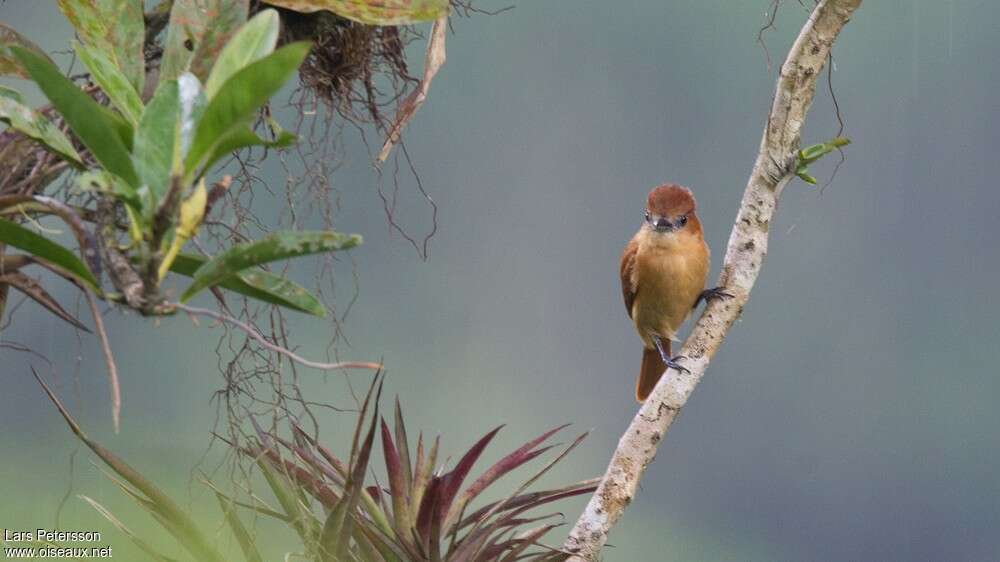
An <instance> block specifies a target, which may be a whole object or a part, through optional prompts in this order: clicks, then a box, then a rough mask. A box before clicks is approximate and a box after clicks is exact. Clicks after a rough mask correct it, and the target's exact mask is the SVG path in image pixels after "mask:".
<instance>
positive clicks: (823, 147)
mask: <svg viewBox="0 0 1000 562" xmlns="http://www.w3.org/2000/svg"><path fill="white" fill-rule="evenodd" d="M849 144H851V141H850V140H849V139H846V138H844V137H836V138H833V139H830V140H829V141H827V142H823V143H820V144H814V145H812V146H807V147H806V148H803V149H802V150H800V151H799V163H801V164H812V163H813V162H815V161H817V160H819V159H820V158H822V157H824V156H826V155H827V154H829V153H831V152H833V151H834V150H837V149H838V148H840V147H843V146H847V145H849Z"/></svg>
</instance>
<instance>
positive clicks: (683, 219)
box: [620, 183, 732, 402]
mask: <svg viewBox="0 0 1000 562" xmlns="http://www.w3.org/2000/svg"><path fill="white" fill-rule="evenodd" d="M709 257H710V252H709V248H708V244H706V243H705V238H704V236H703V235H702V229H701V221H699V220H698V215H697V214H696V213H695V200H694V195H693V194H692V193H691V190H690V189H688V188H686V187H683V186H680V185H677V184H674V183H667V184H664V185H660V186H658V187H655V188H653V189H652V190H651V191H650V192H649V196H648V197H647V199H646V210H645V213H644V214H643V220H642V225H641V226H640V227H639V231H638V232H636V233H635V236H633V237H632V239H631V240H629V242H628V244H626V245H625V250H624V251H623V252H622V257H621V265H620V270H621V271H620V273H621V283H622V296H623V297H624V300H625V310H626V312H627V313H628V315H629V318H631V319H632V323H633V324H634V325H635V329H636V331H637V332H638V333H639V337H640V338H641V339H642V343H643V351H642V364H641V367H640V369H639V378H638V380H637V382H636V388H635V397H636V400H638V401H639V402H644V401H645V400H646V397H647V396H649V393H650V392H652V390H653V387H655V386H656V383H657V382H658V381H659V380H660V377H661V376H662V375H663V373H664V371H666V369H667V367H671V368H673V369H676V370H678V371H684V372H690V371H688V369H686V368H684V366H683V365H681V364H680V363H679V362H678V361H679V360H680V359H685V357H683V356H680V355H678V356H676V357H671V355H670V343H671V341H674V340H676V339H677V330H678V329H679V328H680V326H681V324H683V323H684V320H685V319H687V317H688V316H689V315H690V314H691V312H692V311H693V310H694V309H695V308H696V307H697V306H698V304H699V303H700V302H701V300H703V299H705V300H708V299H717V298H727V297H731V296H732V295H730V294H729V293H726V292H725V290H724V289H723V288H720V287H716V288H713V289H705V281H706V280H707V278H708V270H709Z"/></svg>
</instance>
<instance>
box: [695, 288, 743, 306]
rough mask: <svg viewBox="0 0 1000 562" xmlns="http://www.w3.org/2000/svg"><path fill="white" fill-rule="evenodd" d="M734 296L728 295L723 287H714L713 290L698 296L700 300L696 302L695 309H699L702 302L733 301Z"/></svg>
mask: <svg viewBox="0 0 1000 562" xmlns="http://www.w3.org/2000/svg"><path fill="white" fill-rule="evenodd" d="M733 296H734V295H732V294H730V293H727V292H726V290H725V289H724V288H723V287H712V288H711V289H705V290H704V291H702V292H701V293H700V294H699V295H698V299H697V300H695V301H694V308H698V305H699V304H701V301H705V302H708V301H711V300H722V299H731V298H733Z"/></svg>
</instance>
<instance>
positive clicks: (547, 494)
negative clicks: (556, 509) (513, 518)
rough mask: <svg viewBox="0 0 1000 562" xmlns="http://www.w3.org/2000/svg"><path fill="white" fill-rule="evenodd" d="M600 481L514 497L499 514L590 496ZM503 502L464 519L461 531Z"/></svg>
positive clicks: (460, 527)
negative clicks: (584, 495) (585, 495)
mask: <svg viewBox="0 0 1000 562" xmlns="http://www.w3.org/2000/svg"><path fill="white" fill-rule="evenodd" d="M598 482H600V479H598V478H594V479H591V480H584V481H582V482H577V483H576V484H573V485H571V486H567V487H565V488H560V489H556V490H545V491H541V492H530V493H527V494H521V495H519V496H514V497H513V498H511V499H510V500H508V501H507V502H506V503H504V504H503V506H502V508H501V509H500V510H499V511H498V513H503V512H506V511H510V510H514V509H519V508H522V507H525V506H530V507H531V508H534V507H538V506H540V505H543V504H547V503H550V502H554V501H558V500H561V499H565V498H569V497H573V496H579V495H581V494H590V493H593V492H594V490H596V489H597V483H598ZM500 503H501V502H494V503H491V504H489V505H486V506H483V507H482V508H481V509H479V510H477V511H476V512H475V513H473V514H471V515H469V516H467V517H465V518H464V519H462V521H461V523H459V524H458V528H459V529H464V528H465V527H468V526H469V525H472V524H473V523H475V522H477V521H479V520H480V519H482V518H483V517H484V516H486V514H487V513H489V512H490V511H491V510H492V509H494V508H495V507H497V506H498V505H499V504H500Z"/></svg>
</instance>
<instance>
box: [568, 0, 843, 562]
mask: <svg viewBox="0 0 1000 562" xmlns="http://www.w3.org/2000/svg"><path fill="white" fill-rule="evenodd" d="M861 1H862V0H821V1H820V2H819V3H818V4H817V5H816V7H815V9H814V10H813V11H812V14H811V15H810V17H809V20H808V21H807V22H806V23H805V25H804V26H803V27H802V30H801V31H800V32H799V36H798V38H797V39H796V41H795V44H794V45H793V46H792V48H791V50H790V51H789V53H788V57H787V58H786V60H785V63H784V65H782V67H781V75H780V76H779V78H778V85H777V89H776V91H775V94H774V103H773V104H772V106H771V113H770V115H769V116H768V120H767V127H766V128H765V130H764V135H763V138H762V139H761V143H760V151H759V153H758V155H757V161H756V162H755V164H754V167H753V172H752V173H751V174H750V179H749V180H748V182H747V186H746V190H745V191H744V193H743V202H742V204H741V205H740V210H739V213H738V214H737V216H736V222H735V224H734V225H733V230H732V233H731V234H730V236H729V244H728V246H727V248H726V258H725V262H724V264H723V268H722V274H721V276H720V280H719V286H721V287H724V288H725V290H726V291H727V292H728V293H730V294H732V295H733V297H732V298H730V299H724V300H716V301H713V302H710V303H709V305H708V306H707V307H706V308H705V311H704V313H703V314H702V315H701V318H699V319H698V322H697V323H696V324H695V326H694V329H693V330H692V332H691V335H690V336H689V337H688V339H687V341H685V343H684V347H683V349H682V350H681V354H682V355H684V356H685V357H687V358H688V359H686V360H685V361H684V366H685V367H687V368H688V369H689V370H690V373H680V372H677V371H673V370H671V371H668V372H667V373H666V374H665V375H664V376H663V377H662V378H661V379H660V382H659V383H658V384H657V385H656V388H655V389H654V390H653V392H652V394H651V395H650V396H649V398H648V399H647V400H646V402H645V403H644V404H643V405H642V407H641V408H640V409H639V412H638V413H637V414H636V416H635V418H633V420H632V423H631V424H629V427H628V430H626V431H625V433H624V435H622V437H621V439H620V440H619V442H618V447H617V448H616V449H615V452H614V456H613V457H612V458H611V462H610V464H609V465H608V469H607V472H606V473H605V475H604V477H603V478H602V479H601V483H600V485H599V486H598V488H597V490H596V491H595V492H594V495H593V496H591V498H590V501H589V503H588V504H587V507H586V509H585V510H584V512H583V513H582V514H581V515H580V518H579V519H578V520H577V522H576V524H575V525H574V526H573V529H572V530H571V531H570V535H569V537H568V538H567V539H566V542H565V544H564V545H563V548H564V549H565V550H566V551H569V552H572V553H573V556H572V557H571V558H570V560H572V561H575V562H582V561H594V560H597V559H598V555H599V553H600V551H601V548H603V546H604V544H605V542H606V541H607V537H608V533H609V532H610V531H611V528H612V527H614V525H615V523H617V522H618V520H619V519H620V518H621V516H622V513H624V511H625V508H626V507H627V506H628V504H629V503H630V502H631V501H632V498H633V497H634V496H635V493H636V490H637V489H638V487H639V480H640V479H641V478H642V474H643V472H644V471H645V470H646V467H647V466H648V465H649V463H651V462H652V461H653V458H654V457H655V456H656V450H657V447H658V445H659V444H660V441H661V440H662V439H663V436H664V435H665V434H666V432H667V430H668V429H669V428H670V425H671V424H672V423H673V421H674V419H675V418H676V417H677V414H678V413H679V412H680V409H681V408H682V407H683V406H684V404H685V403H686V402H687V400H688V397H689V396H691V393H692V392H693V391H694V388H695V386H697V384H698V382H699V381H700V380H701V378H702V376H704V374H705V370H706V368H707V367H708V363H709V361H711V359H712V357H713V356H714V355H715V352H716V351H717V350H718V349H719V346H720V345H721V344H722V341H723V340H724V339H725V337H726V334H727V333H728V332H729V328H730V327H731V326H732V325H733V323H734V322H735V321H736V319H737V318H739V316H740V313H741V312H742V310H743V307H744V305H746V302H747V300H748V299H749V297H750V290H751V289H752V288H753V285H754V282H755V281H756V280H757V275H758V274H759V272H760V268H761V265H762V263H763V261H764V256H765V255H766V254H767V238H768V230H769V226H770V224H771V219H772V218H773V216H774V212H775V209H776V207H777V203H778V197H779V196H780V195H781V191H782V189H783V188H784V187H785V185H787V184H788V182H789V181H791V179H792V178H794V177H795V175H794V173H795V163H796V158H797V156H796V154H797V151H798V149H799V144H800V141H801V137H800V135H801V131H802V125H803V123H804V122H805V117H806V113H807V112H808V111H809V106H810V104H811V103H812V99H813V95H814V94H815V91H816V79H817V77H818V76H819V73H820V70H821V69H822V68H823V64H824V63H825V62H826V60H827V57H828V56H829V54H830V48H831V47H832V46H833V43H834V41H835V40H836V38H837V35H838V34H839V33H840V31H841V29H843V27H844V25H845V24H846V23H847V22H848V20H849V19H850V17H851V14H852V13H853V12H854V10H856V9H857V8H858V6H860V5H861Z"/></svg>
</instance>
